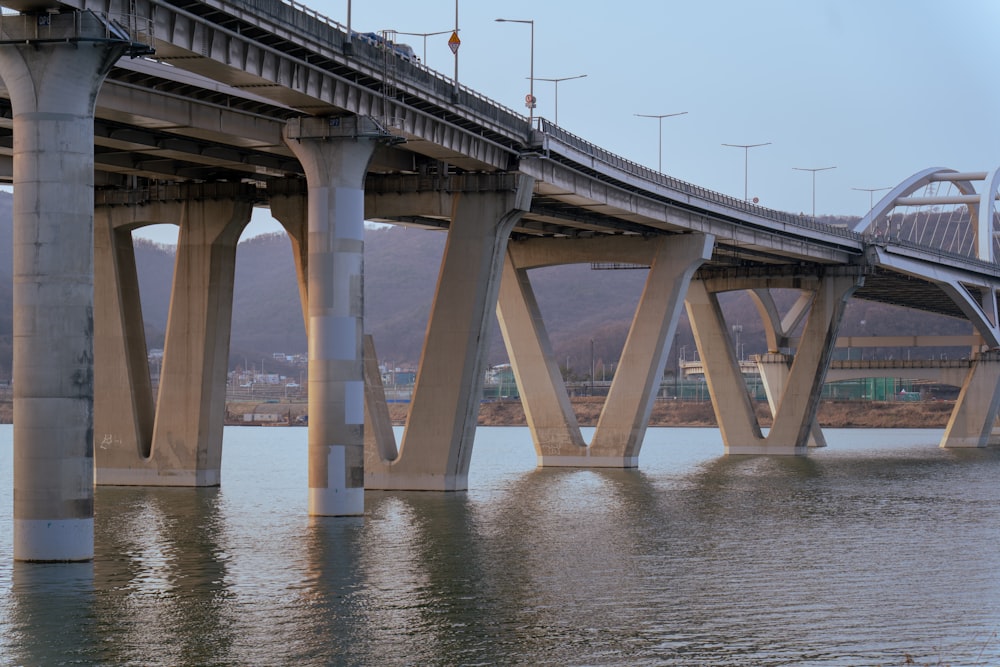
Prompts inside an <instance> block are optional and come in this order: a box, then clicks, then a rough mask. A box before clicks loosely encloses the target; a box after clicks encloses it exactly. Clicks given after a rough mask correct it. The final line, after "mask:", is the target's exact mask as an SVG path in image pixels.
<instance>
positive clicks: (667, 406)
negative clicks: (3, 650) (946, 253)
mask: <svg viewBox="0 0 1000 667" xmlns="http://www.w3.org/2000/svg"><path fill="white" fill-rule="evenodd" d="M572 403H573V410H574V411H575V413H576V419H577V421H578V422H579V423H580V425H581V426H596V425H597V420H598V418H600V416H601V408H602V407H603V406H604V399H603V398H602V397H584V398H574V399H572ZM409 407H410V406H409V404H408V403H390V404H389V416H390V417H391V418H392V422H393V423H394V424H397V425H402V424H403V423H405V422H406V412H407V410H409ZM953 407H954V403H953V402H952V401H823V402H822V403H820V407H819V423H820V425H821V426H824V427H827V428H944V427H945V426H947V424H948V418H949V417H950V416H951V409H952V408H953ZM306 412H307V404H306V403H250V402H231V403H227V404H226V424H229V425H253V426H259V425H261V424H272V425H287V424H296V423H302V420H300V419H299V418H300V417H301V418H303V419H304V417H305V415H306ZM247 414H251V415H255V416H258V417H261V416H265V418H264V419H260V420H259V421H250V422H247V421H246V420H245V417H244V415H247ZM13 416H14V410H13V406H12V405H11V402H10V401H0V424H10V423H12V421H13ZM757 419H758V420H759V421H760V424H761V426H764V427H767V426H770V425H771V413H770V411H769V410H768V409H767V406H766V405H765V404H763V403H760V404H758V405H757ZM479 423H480V424H481V425H483V426H524V425H526V424H527V420H526V419H525V416H524V409H523V408H522V407H521V402H520V401H519V400H516V399H514V400H506V401H492V402H489V403H482V404H481V405H480V407H479ZM649 424H650V426H705V427H714V426H717V424H716V421H715V412H714V411H713V410H712V404H711V403H709V402H708V401H656V403H655V404H654V405H653V413H652V415H650V418H649Z"/></svg>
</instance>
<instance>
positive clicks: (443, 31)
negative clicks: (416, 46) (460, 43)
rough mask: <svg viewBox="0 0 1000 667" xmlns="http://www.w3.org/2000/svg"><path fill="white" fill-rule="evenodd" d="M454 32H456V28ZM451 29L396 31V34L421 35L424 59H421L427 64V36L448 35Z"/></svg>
mask: <svg viewBox="0 0 1000 667" xmlns="http://www.w3.org/2000/svg"><path fill="white" fill-rule="evenodd" d="M455 32H458V31H457V30H456V31H455ZM451 33H452V31H451V30H439V31H438V32H397V33H396V34H397V35H410V36H412V37H423V38H424V59H423V60H422V61H421V62H423V63H424V65H426V64H427V38H428V37H434V36H435V35H450V34H451Z"/></svg>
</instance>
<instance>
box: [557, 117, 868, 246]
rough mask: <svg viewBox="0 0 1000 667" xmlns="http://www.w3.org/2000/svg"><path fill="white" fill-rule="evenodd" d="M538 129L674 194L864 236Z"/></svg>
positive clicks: (578, 139) (566, 134) (571, 136)
mask: <svg viewBox="0 0 1000 667" xmlns="http://www.w3.org/2000/svg"><path fill="white" fill-rule="evenodd" d="M538 128H539V131H541V132H542V133H543V134H544V135H546V136H547V137H551V138H553V139H555V140H556V141H559V142H560V143H563V144H565V145H566V146H569V147H570V148H572V149H574V150H576V151H579V152H581V153H584V154H585V155H588V156H590V157H592V158H594V159H595V160H599V161H600V162H603V163H604V164H607V165H609V166H611V167H614V168H615V169H619V170H621V171H624V172H626V173H628V174H630V175H632V176H638V177H639V178H642V179H643V180H646V181H649V182H651V183H655V184H657V185H660V186H664V187H666V188H669V189H671V190H673V191H675V192H679V193H683V194H685V195H689V196H692V197H697V198H698V199H701V200H703V201H709V202H714V203H716V204H721V205H723V206H725V207H727V208H731V209H736V210H739V211H744V212H746V213H749V214H751V215H755V216H757V217H761V218H765V219H768V220H773V221H774V222H780V223H783V224H790V225H795V226H797V227H804V228H807V229H817V230H821V231H823V232H826V233H829V234H835V235H837V236H842V237H844V238H849V239H861V238H863V235H862V234H859V233H857V232H854V231H851V230H849V229H846V228H844V227H836V226H834V225H825V224H823V223H820V222H816V221H815V220H813V219H812V218H808V217H805V216H801V215H793V214H791V213H786V212H784V211H777V210H774V209H770V208H767V207H765V206H758V205H756V204H753V203H751V202H748V201H744V200H742V199H737V198H736V197H730V196H729V195H725V194H722V193H721V192H716V191H714V190H709V189H708V188H703V187H701V186H698V185H694V184H693V183H688V182H687V181H682V180H680V179H678V178H674V177H672V176H667V175H666V174H663V173H660V172H658V171H656V170H655V169H650V168H649V167H645V166H643V165H641V164H639V163H637V162H633V161H631V160H628V159H626V158H623V157H621V156H620V155H616V154H614V153H612V152H610V151H608V150H605V149H603V148H601V147H600V146H598V145H596V144H593V143H591V142H589V141H587V140H586V139H583V138H581V137H578V136H576V135H575V134H572V133H571V132H567V131H566V130H564V129H563V128H561V127H559V126H558V125H555V124H554V123H552V122H550V121H548V120H546V119H544V118H539V119H538Z"/></svg>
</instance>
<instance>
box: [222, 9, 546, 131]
mask: <svg viewBox="0 0 1000 667" xmlns="http://www.w3.org/2000/svg"><path fill="white" fill-rule="evenodd" d="M225 1H226V2H230V0H225ZM232 4H233V6H234V8H237V9H239V10H240V11H246V9H247V7H249V8H251V9H252V10H253V11H254V12H257V13H260V14H264V15H266V16H268V17H270V18H271V19H272V20H274V21H276V22H278V23H281V24H283V25H284V26H286V27H288V28H292V29H294V30H296V31H299V32H300V33H304V34H307V35H308V36H309V37H312V38H314V39H316V40H317V42H319V43H321V44H325V45H331V44H332V45H340V46H341V47H342V46H343V44H344V41H345V39H346V37H347V32H348V31H347V26H345V25H343V24H342V23H340V22H338V21H336V20H334V19H332V18H330V17H328V16H326V15H324V14H321V13H320V12H317V11H316V10H314V9H310V8H309V7H307V6H305V5H303V4H302V3H301V2H296V0H240V1H239V3H238V4H236V3H232ZM331 30H332V31H334V32H333V33H331ZM353 32H354V33H355V34H358V33H357V31H356V30H355V31H353ZM334 36H335V37H334ZM352 46H353V55H354V57H356V58H362V59H364V60H366V61H368V62H369V63H370V64H371V65H372V66H373V67H375V68H376V69H378V67H379V65H380V60H379V59H380V57H384V55H383V52H382V49H380V48H379V47H377V46H375V45H373V44H370V43H368V42H367V41H365V40H361V39H355V40H352ZM399 64H400V65H402V66H403V68H408V69H409V71H408V72H407V75H406V77H405V78H404V79H397V81H396V85H397V86H398V85H399V84H400V83H413V84H417V85H419V86H420V87H421V89H422V91H423V92H424V93H427V92H430V93H431V94H432V95H434V96H435V97H436V98H438V99H439V100H442V101H447V102H448V103H449V104H451V103H453V102H454V101H455V99H454V98H456V97H457V98H458V101H459V102H460V104H461V105H462V106H463V107H466V108H468V109H469V110H471V111H472V112H474V113H475V114H476V115H479V116H481V117H483V118H485V119H487V120H490V121H493V122H494V123H495V124H497V125H498V126H501V127H506V128H508V129H509V130H511V131H513V132H514V133H515V134H516V135H517V136H519V137H527V135H528V132H529V130H530V125H529V122H528V118H527V117H526V116H523V115H521V114H520V113H518V112H517V111H514V110H513V109H510V108H509V107H506V106H504V105H502V104H499V103H497V102H496V101H495V100H492V99H490V98H489V97H487V96H486V95H483V94H482V93H480V92H478V91H476V90H474V89H473V88H469V87H468V86H465V85H462V84H457V85H456V83H455V80H454V79H453V78H451V77H448V76H446V75H444V74H442V73H440V72H438V71H436V70H434V69H431V68H430V67H427V65H426V64H424V63H421V62H419V61H418V62H414V61H410V60H404V59H402V58H400V63H399ZM402 72H403V70H402V69H400V70H397V75H398V74H401V73H402Z"/></svg>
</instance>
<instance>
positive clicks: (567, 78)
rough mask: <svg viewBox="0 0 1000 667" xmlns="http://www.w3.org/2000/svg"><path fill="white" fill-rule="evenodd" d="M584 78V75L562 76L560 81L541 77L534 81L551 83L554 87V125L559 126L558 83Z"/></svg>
mask: <svg viewBox="0 0 1000 667" xmlns="http://www.w3.org/2000/svg"><path fill="white" fill-rule="evenodd" d="M586 76H587V75H586V74H578V75H576V76H564V77H562V78H560V79H543V78H542V77H538V78H537V79H535V81H551V82H552V83H554V84H555V86H556V95H555V97H556V118H555V124H556V125H558V124H559V82H560V81H571V80H572V79H582V78H584V77H586Z"/></svg>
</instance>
